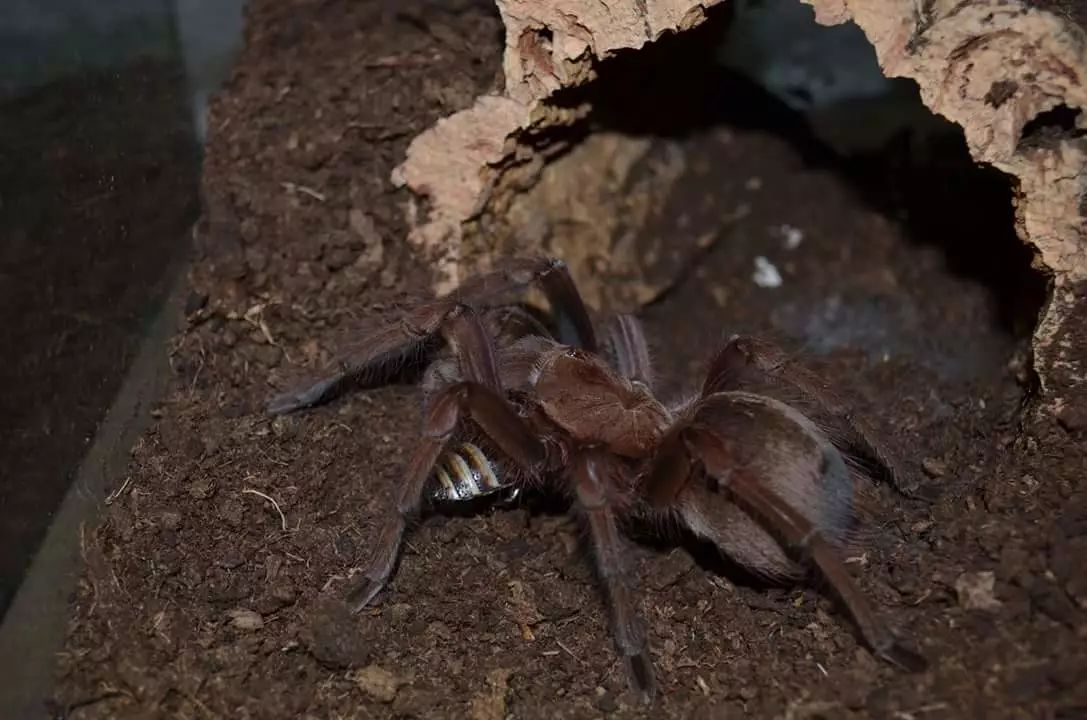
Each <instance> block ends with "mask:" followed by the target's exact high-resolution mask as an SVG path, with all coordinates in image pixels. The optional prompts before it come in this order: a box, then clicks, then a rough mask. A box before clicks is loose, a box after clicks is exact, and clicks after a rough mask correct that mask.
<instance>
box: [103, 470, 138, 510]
mask: <svg viewBox="0 0 1087 720" xmlns="http://www.w3.org/2000/svg"><path fill="white" fill-rule="evenodd" d="M130 482H132V476H131V475H129V476H128V477H126V478H125V481H124V482H123V483H121V487H119V488H117V489H116V490H114V491H113V492H111V493H110V494H109V495H107V496H106V499H105V503H106V505H112V504H113V503H114V502H115V501H116V500H117V498H119V497H120V496H121V493H123V492H124V491H125V488H127V487H128V484H129V483H130Z"/></svg>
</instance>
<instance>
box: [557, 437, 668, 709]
mask: <svg viewBox="0 0 1087 720" xmlns="http://www.w3.org/2000/svg"><path fill="white" fill-rule="evenodd" d="M621 472H622V469H621V468H620V467H618V464H617V463H616V461H615V458H614V457H613V456H611V455H609V454H608V453H606V452H604V451H603V450H600V449H585V450H581V451H580V452H578V454H577V455H576V456H575V458H574V467H573V478H574V489H575V493H576V497H577V501H576V503H575V506H576V508H577V510H578V513H579V514H580V515H581V516H583V518H584V519H585V522H586V524H587V525H588V528H589V535H590V537H591V538H592V544H593V551H594V556H595V558H596V567H597V572H598V574H599V576H600V579H601V581H602V582H603V583H604V588H605V590H606V592H607V599H608V604H609V606H610V608H611V617H612V628H613V630H612V632H613V633H614V636H615V644H616V647H617V648H618V650H619V654H620V656H621V657H622V659H623V664H624V665H625V667H626V669H627V677H628V678H629V680H630V684H631V688H632V689H633V690H635V691H636V692H639V693H641V694H642V695H643V696H644V697H645V698H646V699H647V700H648V699H650V698H652V696H653V695H654V694H655V692H656V681H655V680H654V673H653V660H652V658H651V657H650V655H649V642H648V640H647V639H646V628H645V621H644V620H643V619H642V617H641V614H640V613H639V612H638V608H637V604H636V601H635V595H634V589H633V587H632V583H631V574H632V573H631V570H630V567H629V561H628V553H627V550H626V547H625V543H624V542H623V538H622V536H621V535H620V534H619V528H618V525H617V524H616V521H615V516H616V513H617V509H616V508H615V507H614V506H613V502H612V500H611V498H610V497H609V491H608V488H609V487H611V486H613V485H614V483H609V479H608V477H607V474H608V473H613V474H614V473H621Z"/></svg>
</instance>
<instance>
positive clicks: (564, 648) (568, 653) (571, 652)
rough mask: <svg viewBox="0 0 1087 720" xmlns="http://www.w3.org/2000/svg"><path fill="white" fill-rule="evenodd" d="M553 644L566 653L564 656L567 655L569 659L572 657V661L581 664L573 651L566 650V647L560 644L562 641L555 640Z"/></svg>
mask: <svg viewBox="0 0 1087 720" xmlns="http://www.w3.org/2000/svg"><path fill="white" fill-rule="evenodd" d="M555 644H556V645H558V646H559V647H560V648H562V649H563V650H565V651H566V654H567V655H569V656H570V657H572V658H573V659H574V660H576V661H577V662H578V663H580V662H581V658H579V657H578V656H577V655H575V654H574V651H573V650H571V649H570V648H568V647H566V646H565V645H563V644H562V640H559V639H558V638H555Z"/></svg>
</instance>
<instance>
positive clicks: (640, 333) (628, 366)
mask: <svg viewBox="0 0 1087 720" xmlns="http://www.w3.org/2000/svg"><path fill="white" fill-rule="evenodd" d="M608 343H609V344H610V345H611V350H612V354H613V355H614V359H615V369H616V370H618V371H619V374H620V375H622V376H624V377H626V378H627V379H629V380H633V381H635V382H640V383H641V384H643V385H645V386H646V387H647V388H649V389H651V390H652V389H653V364H652V362H651V361H650V359H649V343H647V342H646V339H645V331H644V330H643V328H642V323H641V321H639V320H638V318H636V317H634V316H633V315H617V316H616V317H615V318H614V320H613V321H612V323H611V324H610V325H609V326H608Z"/></svg>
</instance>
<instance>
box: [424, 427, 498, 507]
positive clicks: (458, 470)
mask: <svg viewBox="0 0 1087 720" xmlns="http://www.w3.org/2000/svg"><path fill="white" fill-rule="evenodd" d="M511 484H512V483H511V482H508V481H505V480H504V479H503V477H502V473H501V468H499V466H498V465H497V464H496V463H494V462H492V461H491V460H490V458H488V457H487V454H486V453H485V452H483V450H482V449H481V448H480V447H479V446H478V445H476V444H474V443H470V442H465V443H462V444H461V445H460V447H457V448H455V449H451V450H447V451H446V452H445V453H444V454H443V455H442V456H441V458H440V459H439V461H438V463H437V464H436V465H435V467H434V479H433V481H432V482H431V487H430V492H429V493H428V495H429V496H430V499H431V500H434V501H437V502H462V501H466V500H473V499H475V498H479V497H484V496H485V495H491V494H493V493H496V492H498V491H499V490H503V489H505V488H508V487H509V486H510V485H511Z"/></svg>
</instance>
